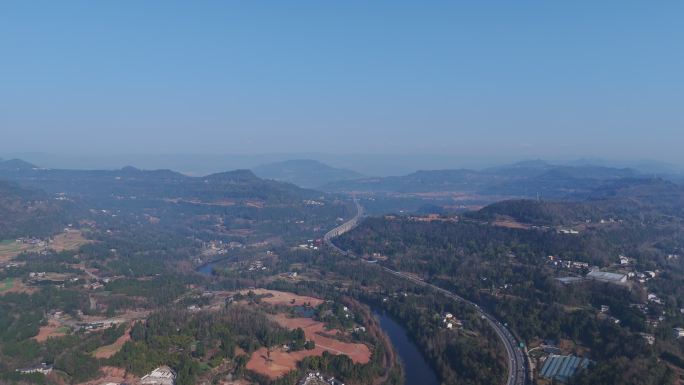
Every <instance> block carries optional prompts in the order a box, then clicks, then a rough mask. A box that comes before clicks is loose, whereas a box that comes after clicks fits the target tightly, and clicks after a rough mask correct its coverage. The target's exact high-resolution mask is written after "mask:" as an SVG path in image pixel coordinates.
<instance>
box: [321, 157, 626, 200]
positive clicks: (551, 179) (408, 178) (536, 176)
mask: <svg viewBox="0 0 684 385" xmlns="http://www.w3.org/2000/svg"><path fill="white" fill-rule="evenodd" d="M638 175H639V173H638V172H637V171H635V170H632V169H627V168H611V167H602V166H561V165H553V164H549V163H546V162H542V161H535V162H520V163H516V164H513V165H509V166H503V167H496V168H489V169H485V170H480V171H476V170H467V169H457V170H425V171H417V172H414V173H412V174H409V175H404V176H392V177H384V178H364V179H356V180H351V181H340V182H335V183H330V184H328V185H325V186H323V187H322V188H323V189H324V190H326V191H367V192H398V193H422V192H450V191H453V192H466V193H472V194H482V195H507V196H520V197H536V196H538V195H540V196H542V197H546V198H565V197H571V196H574V195H578V194H587V193H589V192H591V191H593V190H594V189H596V188H599V187H601V186H603V185H604V184H607V183H610V182H613V181H615V180H620V179H623V178H633V177H637V176H638Z"/></svg>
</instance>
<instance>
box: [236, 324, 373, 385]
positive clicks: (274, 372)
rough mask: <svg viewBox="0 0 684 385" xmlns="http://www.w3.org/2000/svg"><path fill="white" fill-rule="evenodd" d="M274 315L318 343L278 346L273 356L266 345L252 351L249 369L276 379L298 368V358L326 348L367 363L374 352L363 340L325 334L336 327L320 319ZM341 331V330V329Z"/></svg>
mask: <svg viewBox="0 0 684 385" xmlns="http://www.w3.org/2000/svg"><path fill="white" fill-rule="evenodd" d="M273 319H274V320H275V321H276V322H278V324H280V325H281V326H284V327H286V328H288V329H296V328H298V327H300V328H302V329H303V330H304V334H305V336H306V339H307V340H313V341H314V342H315V343H316V348H315V349H312V350H300V351H297V352H287V351H284V350H282V349H276V350H274V351H272V352H271V355H270V360H269V359H267V349H266V348H261V349H259V350H257V351H255V352H254V353H252V357H251V358H250V360H249V362H247V369H249V370H253V371H255V372H258V373H261V374H263V375H266V376H268V377H269V378H271V379H275V378H278V377H280V376H282V375H283V374H286V373H288V372H289V371H291V370H293V369H296V367H297V362H299V361H301V360H302V359H304V358H305V357H309V356H320V355H322V354H323V352H325V351H327V352H328V353H331V354H345V355H347V356H349V358H351V359H352V361H354V362H356V363H361V364H365V363H368V362H369V361H370V355H371V352H370V350H369V349H368V346H366V345H364V344H357V343H347V342H342V341H338V340H336V339H334V338H332V337H328V336H326V335H331V334H333V333H335V332H336V331H334V330H325V326H324V324H323V323H322V322H317V321H314V320H312V319H310V318H287V316H285V315H284V314H278V315H276V316H274V317H273ZM338 333H341V332H339V331H338Z"/></svg>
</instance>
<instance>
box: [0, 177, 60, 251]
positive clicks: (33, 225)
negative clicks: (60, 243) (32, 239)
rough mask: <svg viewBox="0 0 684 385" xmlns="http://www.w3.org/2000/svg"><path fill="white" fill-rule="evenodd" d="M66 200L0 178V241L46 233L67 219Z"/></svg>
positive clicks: (52, 231)
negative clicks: (58, 199) (52, 197)
mask: <svg viewBox="0 0 684 385" xmlns="http://www.w3.org/2000/svg"><path fill="white" fill-rule="evenodd" d="M68 205H69V203H68V202H64V201H57V200H54V199H51V198H50V197H49V196H48V195H47V194H45V193H43V192H40V191H34V190H27V189H23V188H20V187H19V186H16V185H14V184H11V183H7V182H3V181H0V241H2V240H6V239H11V238H15V237H21V236H26V235H32V236H39V235H50V234H52V233H54V232H55V231H58V230H60V229H61V228H62V227H63V226H64V225H65V223H66V222H67V220H68V217H67V207H66V206H68Z"/></svg>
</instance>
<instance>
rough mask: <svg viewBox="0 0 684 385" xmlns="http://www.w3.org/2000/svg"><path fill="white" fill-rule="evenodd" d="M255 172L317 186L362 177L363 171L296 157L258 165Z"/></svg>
mask: <svg viewBox="0 0 684 385" xmlns="http://www.w3.org/2000/svg"><path fill="white" fill-rule="evenodd" d="M253 171H254V173H255V174H256V175H258V176H260V177H262V178H267V179H275V180H279V181H283V182H290V183H294V184H296V185H298V186H301V187H309V188H315V187H320V186H323V185H326V184H328V183H335V182H340V181H345V180H351V179H360V178H362V177H363V175H362V174H361V173H358V172H356V171H352V170H346V169H341V168H335V167H331V166H328V165H327V164H324V163H321V162H319V161H317V160H313V159H294V160H286V161H283V162H275V163H269V164H264V165H261V166H257V167H255V168H254V169H253Z"/></svg>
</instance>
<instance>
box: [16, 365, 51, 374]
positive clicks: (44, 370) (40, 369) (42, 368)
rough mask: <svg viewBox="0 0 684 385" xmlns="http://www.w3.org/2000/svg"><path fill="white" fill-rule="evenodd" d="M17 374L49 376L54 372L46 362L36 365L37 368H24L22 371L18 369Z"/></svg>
mask: <svg viewBox="0 0 684 385" xmlns="http://www.w3.org/2000/svg"><path fill="white" fill-rule="evenodd" d="M16 371H17V372H19V373H21V374H35V373H40V374H45V375H47V374H49V373H50V372H52V365H48V364H46V363H45V362H43V363H41V364H39V365H35V366H30V367H28V368H22V369H17V370H16Z"/></svg>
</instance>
